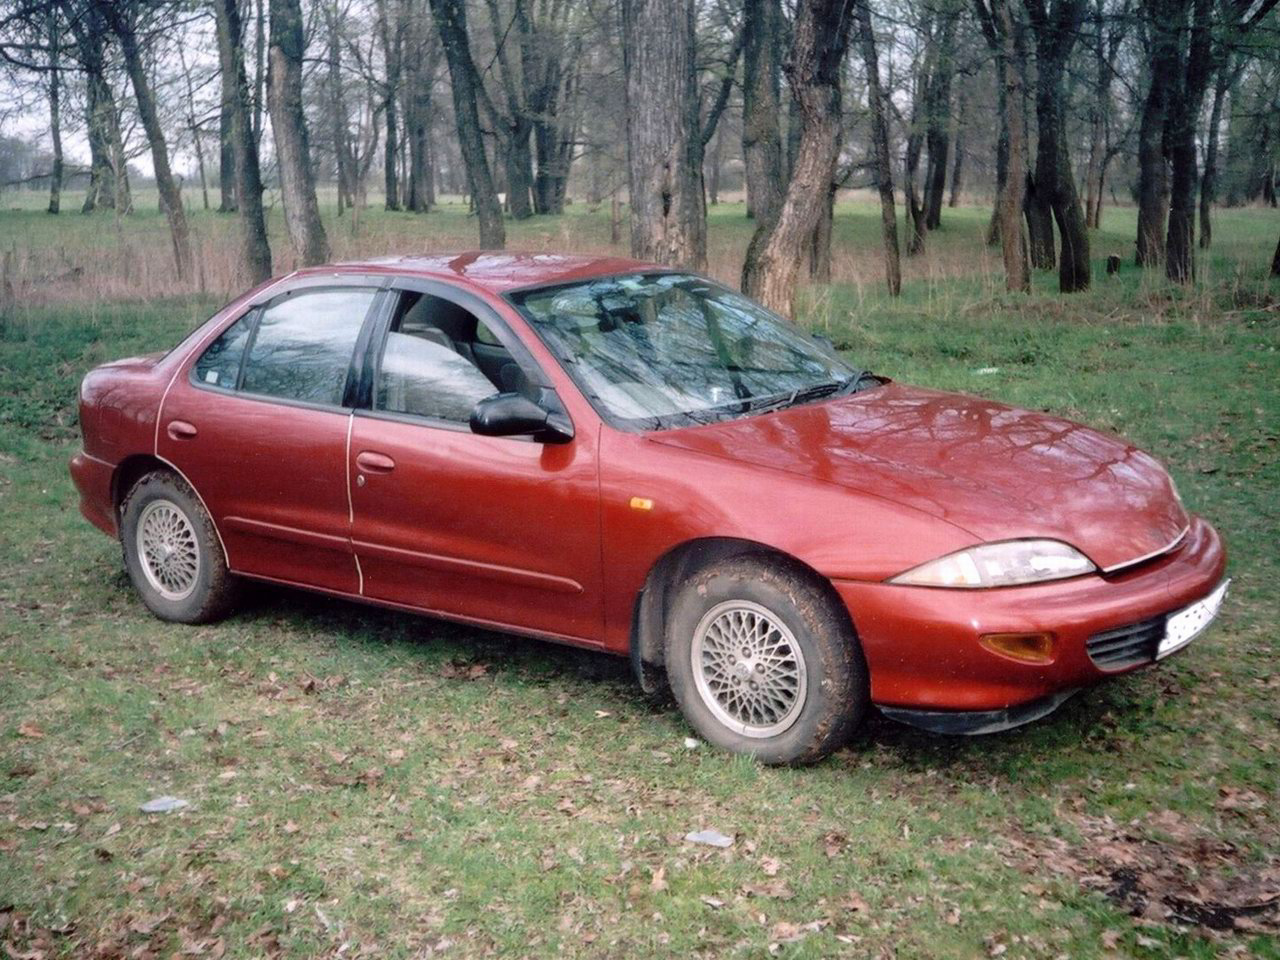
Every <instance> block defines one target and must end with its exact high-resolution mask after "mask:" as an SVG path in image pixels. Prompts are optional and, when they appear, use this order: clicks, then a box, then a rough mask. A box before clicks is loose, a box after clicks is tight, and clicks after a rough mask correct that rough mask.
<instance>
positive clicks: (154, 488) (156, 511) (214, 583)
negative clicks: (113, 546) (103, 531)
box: [120, 470, 238, 623]
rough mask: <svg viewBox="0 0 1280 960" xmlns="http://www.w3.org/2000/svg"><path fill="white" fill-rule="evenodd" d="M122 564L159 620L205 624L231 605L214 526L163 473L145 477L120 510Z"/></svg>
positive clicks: (191, 496) (232, 588) (183, 486)
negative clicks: (122, 548) (122, 549)
mask: <svg viewBox="0 0 1280 960" xmlns="http://www.w3.org/2000/svg"><path fill="white" fill-rule="evenodd" d="M120 541H121V545H122V546H123V547H124V564H125V568H126V569H127V570H128V572H129V579H130V580H132V581H133V585H134V587H135V588H136V589H137V591H138V595H139V596H141V597H142V602H143V603H145V604H146V605H147V608H148V609H149V610H150V611H151V612H152V613H154V614H155V615H156V616H157V617H159V618H160V619H161V620H172V621H174V622H177V623H209V622H210V621H213V620H217V619H220V618H221V617H223V616H225V615H226V614H227V613H228V612H229V611H230V609H231V607H232V605H233V604H234V602H235V598H236V593H237V586H238V581H237V580H236V578H235V577H234V576H233V575H232V574H231V572H230V571H229V570H228V569H227V563H226V558H225V557H224V556H223V553H222V544H221V542H220V541H219V540H218V534H217V531H216V530H214V527H213V521H212V520H211V519H210V518H209V514H208V513H207V512H206V511H205V509H204V506H203V505H202V504H201V503H200V499H199V498H198V497H197V496H196V495H195V491H193V490H192V489H191V487H190V486H188V485H187V483H186V481H184V480H183V479H182V478H181V477H179V476H177V475H176V474H173V473H170V472H169V471H167V470H157V471H156V472H154V473H149V474H147V475H146V476H145V477H143V478H142V479H141V480H139V481H138V482H137V483H136V484H134V486H133V489H131V490H130V491H129V494H128V496H127V497H125V500H124V503H123V504H122V505H121V508H120Z"/></svg>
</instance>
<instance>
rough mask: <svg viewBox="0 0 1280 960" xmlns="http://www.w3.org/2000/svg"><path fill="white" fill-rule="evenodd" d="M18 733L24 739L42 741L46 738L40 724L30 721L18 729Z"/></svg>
mask: <svg viewBox="0 0 1280 960" xmlns="http://www.w3.org/2000/svg"><path fill="white" fill-rule="evenodd" d="M18 733H19V734H20V735H21V736H24V737H31V738H32V739H33V740H40V739H43V737H44V731H43V730H41V729H40V727H39V725H38V724H35V723H33V722H32V721H30V720H27V721H25V722H24V723H23V724H22V725H21V726H19V727H18Z"/></svg>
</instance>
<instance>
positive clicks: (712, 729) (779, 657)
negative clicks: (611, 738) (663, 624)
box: [666, 557, 870, 764]
mask: <svg viewBox="0 0 1280 960" xmlns="http://www.w3.org/2000/svg"><path fill="white" fill-rule="evenodd" d="M666 663H667V676H668V679H669V680H670V683H671V690H672V692H673V693H674V694H675V697H676V701H677V702H678V703H679V704H680V708H681V710H682V711H683V712H684V715H685V717H686V718H687V719H688V721H689V723H690V724H692V726H693V727H694V728H695V729H696V730H697V731H698V733H700V734H701V735H702V736H703V737H705V738H706V739H707V740H708V741H710V742H711V743H714V744H715V745H717V746H719V747H723V748H725V749H727V750H731V751H733V752H735V753H745V754H749V755H751V756H754V757H757V758H758V759H760V760H762V761H764V762H765V763H774V764H786V763H791V764H801V763H811V762H813V761H816V760H820V759H821V758H822V757H825V756H826V755H827V754H829V753H831V752H832V751H833V750H836V749H838V748H839V747H840V746H842V745H843V744H844V743H845V742H846V741H847V739H848V737H849V735H850V734H851V733H852V732H853V730H854V728H855V727H856V726H857V725H858V723H859V722H860V721H861V719H862V717H863V715H864V714H865V712H866V707H867V703H868V701H869V699H870V695H869V689H868V683H867V669H866V665H865V662H864V661H863V657H862V650H861V647H860V646H859V645H858V640H857V637H856V636H855V635H854V632H853V629H852V627H851V625H850V623H849V618H848V616H847V615H846V614H845V612H844V611H843V609H841V608H840V607H839V606H838V604H837V603H836V601H835V600H834V599H833V598H832V597H830V596H829V594H828V592H827V591H824V590H823V589H822V588H821V587H820V586H819V585H818V584H817V583H815V582H814V581H813V579H812V577H811V576H809V575H807V574H806V573H805V572H804V571H803V570H800V569H796V568H793V567H791V566H789V565H787V564H786V563H785V562H780V561H775V560H773V559H771V558H768V557H738V558H734V559H730V560H727V561H723V562H721V563H717V564H715V565H713V566H710V567H708V568H706V569H704V570H702V571H699V572H698V573H696V574H694V575H693V576H692V577H691V578H690V580H689V581H688V582H687V583H686V584H684V585H683V586H682V587H681V588H680V590H679V592H678V593H677V595H676V598H675V602H674V604H673V606H672V613H671V617H670V619H669V622H668V624H667V650H666Z"/></svg>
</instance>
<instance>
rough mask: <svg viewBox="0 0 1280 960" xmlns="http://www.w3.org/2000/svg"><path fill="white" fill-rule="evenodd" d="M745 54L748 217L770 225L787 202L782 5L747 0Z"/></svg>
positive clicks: (775, 0)
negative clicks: (781, 94) (782, 122)
mask: <svg viewBox="0 0 1280 960" xmlns="http://www.w3.org/2000/svg"><path fill="white" fill-rule="evenodd" d="M742 16H743V22H742V31H743V43H744V45H743V51H742V161H743V168H744V172H743V176H744V182H745V185H746V191H747V216H749V217H756V218H758V219H760V220H762V221H765V222H768V221H769V220H771V219H773V217H774V216H775V215H776V214H777V211H778V205H779V204H780V203H781V202H782V189H783V188H782V132H781V128H780V127H779V123H778V121H779V118H780V116H781V105H780V99H779V77H780V66H779V62H778V60H779V58H778V33H779V31H780V30H781V28H782V8H781V5H780V3H779V0H745V5H744V7H743V13H742Z"/></svg>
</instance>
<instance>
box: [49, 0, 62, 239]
mask: <svg viewBox="0 0 1280 960" xmlns="http://www.w3.org/2000/svg"><path fill="white" fill-rule="evenodd" d="M48 28H49V135H50V137H51V138H52V140H53V167H52V168H51V169H50V171H49V207H48V209H49V212H50V213H52V214H55V215H56V214H57V213H58V212H59V211H60V210H61V209H62V63H61V56H60V55H61V50H60V37H61V33H60V31H59V29H58V12H57V8H56V7H50V8H49V14H48Z"/></svg>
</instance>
